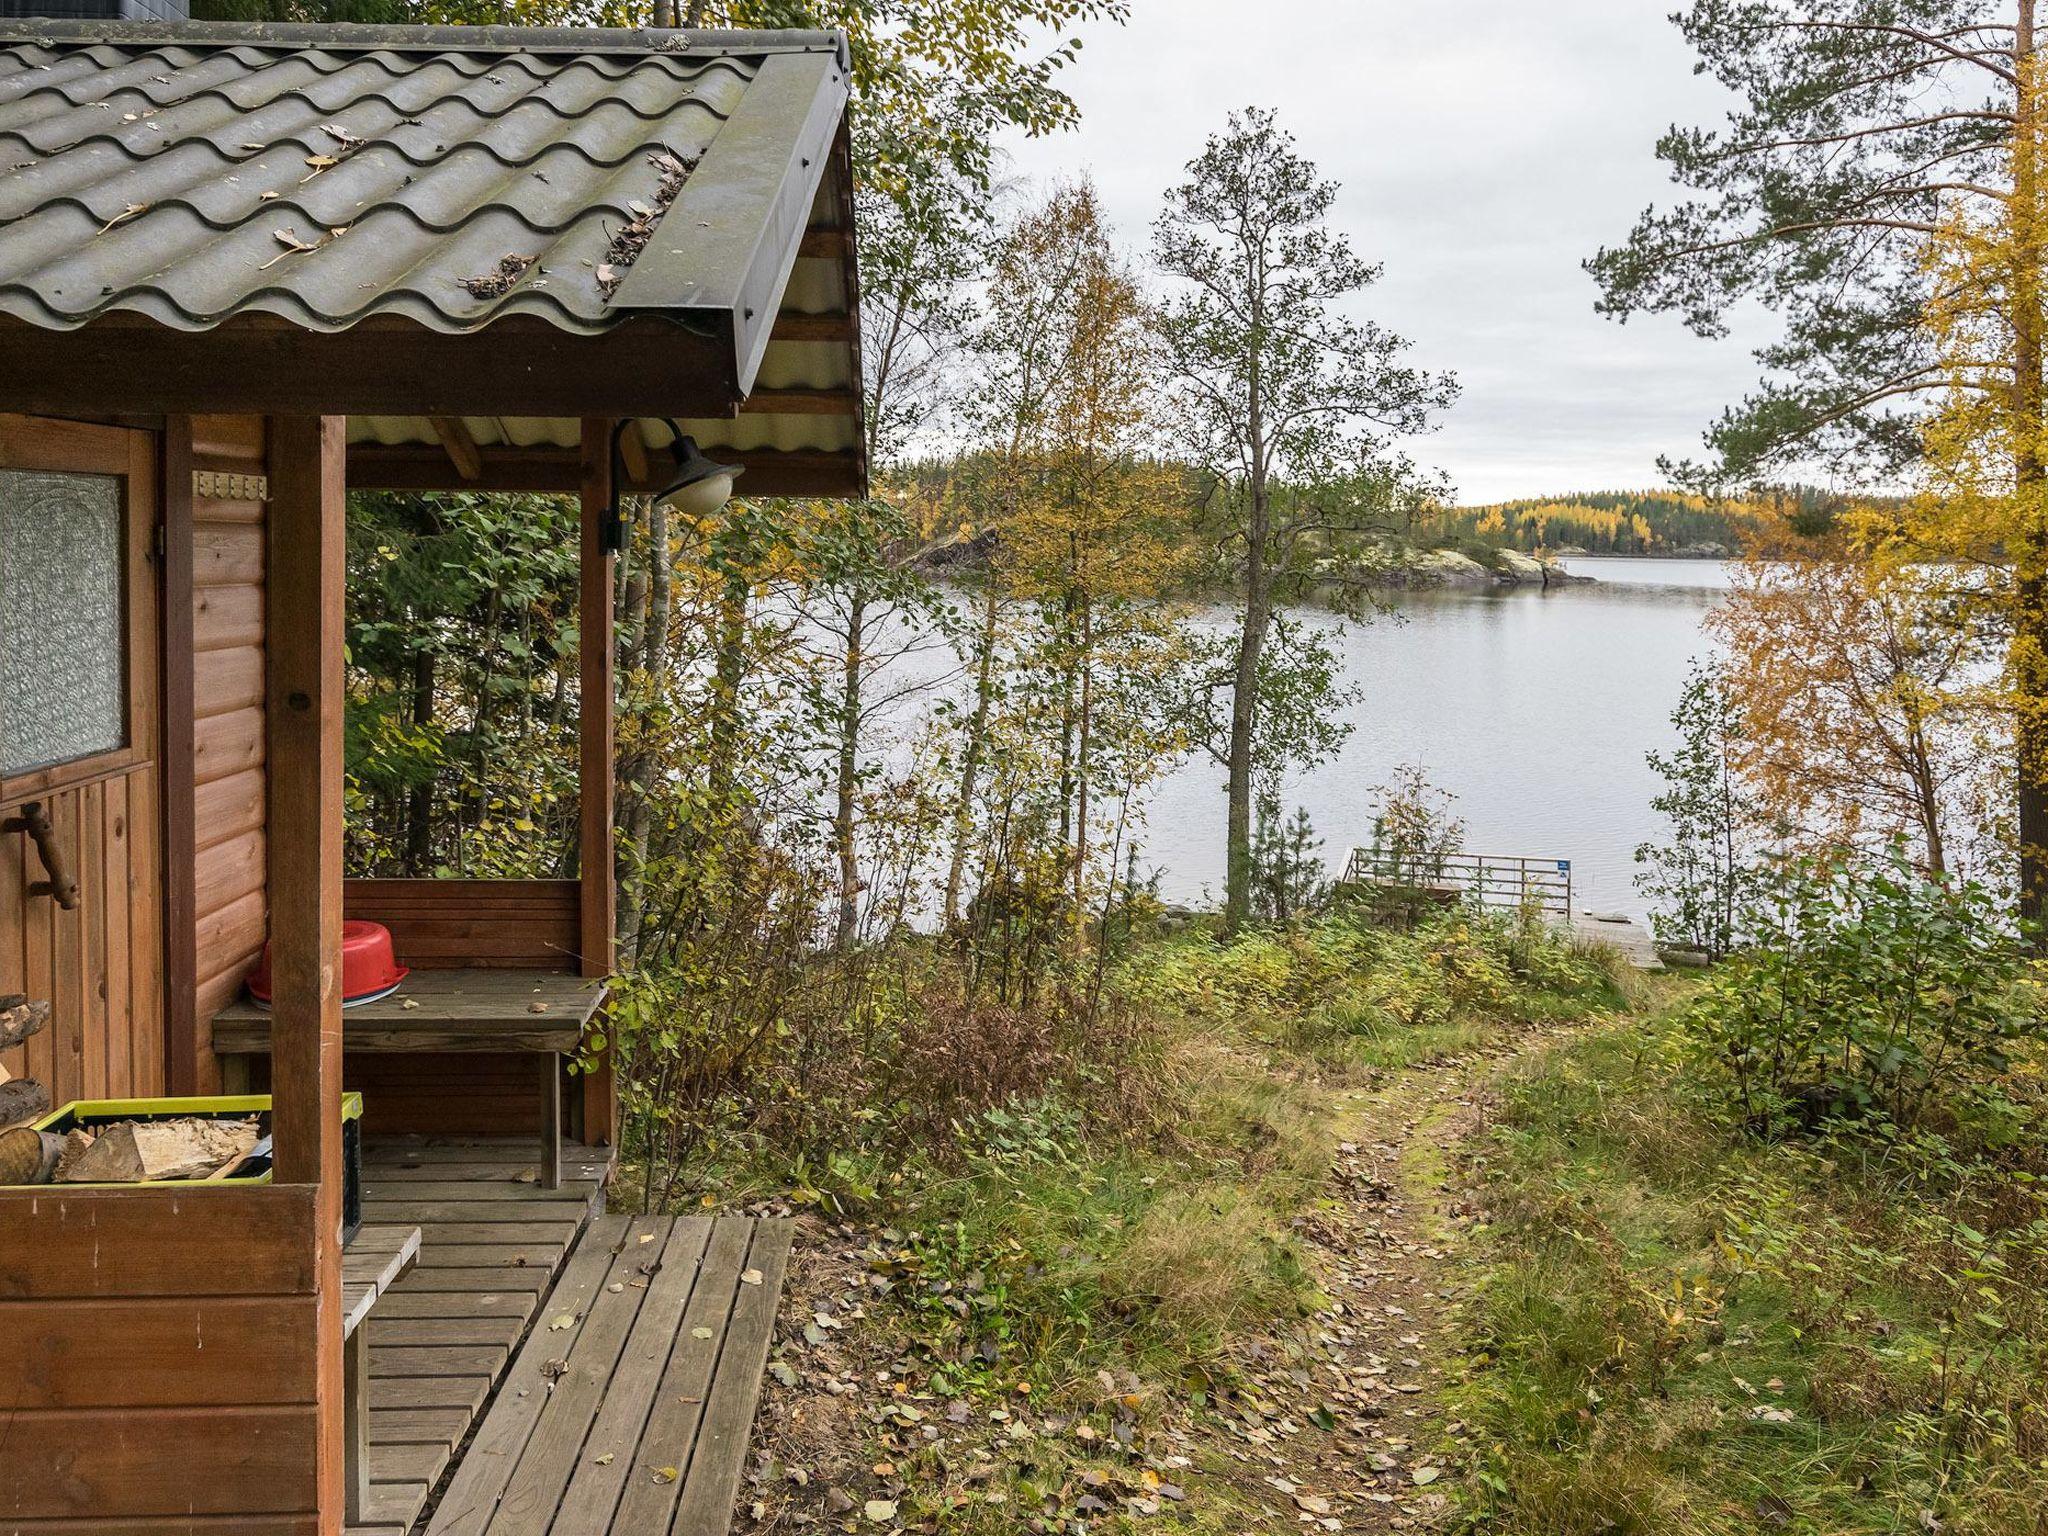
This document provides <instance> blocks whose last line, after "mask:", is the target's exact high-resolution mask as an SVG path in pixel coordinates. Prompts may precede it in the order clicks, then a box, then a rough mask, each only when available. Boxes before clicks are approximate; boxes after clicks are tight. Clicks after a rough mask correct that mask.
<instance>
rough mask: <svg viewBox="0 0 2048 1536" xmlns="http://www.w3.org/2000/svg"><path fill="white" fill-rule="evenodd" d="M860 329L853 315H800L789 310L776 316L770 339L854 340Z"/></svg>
mask: <svg viewBox="0 0 2048 1536" xmlns="http://www.w3.org/2000/svg"><path fill="white" fill-rule="evenodd" d="M858 336H859V330H858V328H857V327H856V326H855V324H854V319H853V316H851V315H798V314H791V313H789V312H788V311H786V310H785V311H784V312H783V313H781V314H779V315H777V316H776V317H775V326H774V329H773V330H771V331H769V333H768V339H769V340H770V341H853V340H855V339H857V337H858Z"/></svg>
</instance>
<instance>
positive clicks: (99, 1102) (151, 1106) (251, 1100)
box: [36, 1093, 363, 1242]
mask: <svg viewBox="0 0 2048 1536" xmlns="http://www.w3.org/2000/svg"><path fill="white" fill-rule="evenodd" d="M131 1120H135V1121H143V1122H149V1121H157V1120H254V1121H256V1122H257V1124H258V1127H259V1131H260V1134H261V1135H262V1136H264V1137H266V1138H267V1137H268V1136H269V1135H270V1095H269V1094H267V1093H247V1094H228V1095H225V1096H220V1095H216V1096H215V1097H212V1098H191V1099H76V1100H73V1101H72V1102H71V1103H69V1104H66V1105H63V1106H62V1107H60V1108H58V1109H55V1110H52V1111H51V1112H50V1113H49V1114H48V1115H45V1116H44V1117H43V1118H42V1119H41V1120H38V1121H37V1122H36V1129H37V1130H40V1131H47V1132H49V1133H50V1134H51V1135H53V1136H58V1137H62V1136H66V1135H68V1134H69V1133H70V1132H72V1131H74V1130H82V1131H86V1132H89V1133H97V1132H98V1131H99V1130H100V1129H101V1128H102V1127H105V1126H112V1125H118V1124H120V1123H122V1122H123V1121H131ZM362 1125H363V1096H362V1095H361V1094H360V1093H345V1094H343V1095H342V1098H341V1161H342V1195H341V1231H342V1240H343V1241H344V1242H346V1241H347V1240H348V1239H350V1238H352V1237H354V1236H355V1234H356V1229H357V1228H358V1227H360V1226H361V1225H362V1224H363V1135H362ZM270 1175H271V1165H270V1155H269V1152H268V1151H267V1150H265V1151H264V1152H263V1153H262V1154H261V1155H259V1156H256V1157H252V1158H250V1159H249V1160H248V1161H247V1162H246V1163H244V1164H243V1165H242V1166H241V1167H239V1168H236V1169H234V1170H233V1171H231V1172H229V1173H226V1174H223V1175H221V1176H220V1177H219V1179H218V1182H220V1183H223V1184H236V1185H248V1184H268V1183H269V1182H270ZM195 1182H199V1181H196V1180H193V1179H138V1180H134V1181H132V1182H131V1183H129V1184H95V1183H67V1184H64V1185H61V1186H57V1187H58V1188H63V1189H115V1188H129V1187H132V1188H139V1189H176V1188H177V1187H179V1186H180V1185H183V1184H191V1183H195Z"/></svg>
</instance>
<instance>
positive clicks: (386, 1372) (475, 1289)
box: [349, 1136, 608, 1536]
mask: <svg viewBox="0 0 2048 1536" xmlns="http://www.w3.org/2000/svg"><path fill="white" fill-rule="evenodd" d="M607 1161H608V1154H607V1153H605V1152H602V1151H598V1150H593V1149H592V1148H589V1147H581V1146H575V1145H565V1146H564V1147H563V1148H562V1187H561V1188H560V1189H556V1190H544V1189H541V1188H539V1187H538V1184H537V1174H538V1168H537V1153H536V1150H535V1148H534V1145H533V1142H532V1141H531V1140H530V1139H529V1138H527V1137H523V1136H522V1137H510V1138H489V1139H453V1138H440V1137H436V1138H431V1139H419V1138H376V1139H366V1141H365V1144H364V1148H363V1195H364V1199H363V1207H364V1210H363V1214H364V1220H365V1221H366V1222H368V1223H375V1224H378V1225H389V1226H401V1227H418V1228H419V1229H420V1247H419V1257H418V1260H417V1262H416V1263H415V1264H414V1266H413V1268H412V1270H411V1272H410V1273H409V1274H407V1275H406V1276H405V1277H404V1278H403V1279H401V1280H399V1281H398V1282H397V1283H396V1284H394V1285H393V1286H392V1287H391V1288H390V1290H388V1291H387V1292H386V1293H385V1294H384V1296H383V1297H382V1298H381V1299H380V1300H379V1301H378V1303H377V1305H376V1307H375V1309H374V1310H373V1311H372V1312H371V1313H370V1316H369V1320H368V1321H367V1322H366V1323H365V1324H364V1327H365V1328H366V1329H367V1331H368V1334H369V1341H370V1393H369V1397H370V1428H369V1433H370V1481H371V1487H370V1497H369V1501H368V1503H367V1505H366V1507H365V1510H364V1521H363V1523H362V1524H360V1525H352V1526H350V1527H349V1536H405V1533H406V1532H407V1531H408V1530H409V1529H410V1528H411V1527H412V1525H413V1524H414V1522H415V1521H416V1520H417V1519H418V1518H419V1515H420V1512H421V1510H423V1509H424V1508H425V1507H426V1503H427V1497H428V1494H429V1493H430V1492H431V1491H432V1489H433V1487H434V1485H435V1484H436V1483H437V1482H439V1481H440V1479H441V1477H442V1475H443V1474H444V1473H445V1472H446V1470H447V1468H448V1464H449V1462H450V1461H451V1460H453V1458H454V1456H455V1452H456V1450H457V1448H458V1447H459V1446H461V1444H462V1443H463V1441H464V1440H465V1439H466V1438H467V1437H468V1435H469V1432H470V1428H471V1426H472V1425H473V1424H474V1423H475V1421H476V1419H477V1417H478V1416H479V1415H480V1414H481V1413H482V1411H483V1407H484V1404H485V1402H486V1400H487V1399H488V1396H489V1394H490V1392H491V1389H492V1387H493V1386H494V1385H495V1384H496V1383H497V1382H498V1381H499V1380H500V1379H501V1378H502V1377H503V1375H504V1373H505V1369H506V1366H507V1365H508V1364H509V1363H510V1361H511V1359H512V1354H513V1350H514V1349H515V1348H516V1347H517V1345H518V1343H519V1341H520V1340H521V1339H522V1338H523V1337H525V1335H526V1333H527V1329H528V1326H529V1324H530V1323H531V1322H532V1321H533V1319H534V1316H535V1313H536V1312H537V1311H538V1310H539V1308H540V1305H541V1299H542V1297H543V1296H544V1295H545V1293H546V1292H547V1289H548V1286H549V1284H550V1282H552V1281H553V1279H554V1277H555V1275H556V1273H557V1272H558V1271H559V1270H560V1269H561V1267H562V1263H563V1260H564V1259H565V1258H566V1257H567V1255H568V1253H569V1250H570V1248H571V1247H572V1246H573V1245H574V1244H575V1241H576V1238H577V1235H578V1234H579V1233H580V1232H581V1231H582V1230H583V1229H584V1226H585V1224H586V1223H587V1222H589V1221H590V1220H591V1218H592V1217H593V1216H594V1215H595V1214H596V1213H597V1211H598V1210H599V1209H600V1208H601V1206H602V1201H603V1183H602V1181H603V1178H604V1174H605V1170H606V1167H607Z"/></svg>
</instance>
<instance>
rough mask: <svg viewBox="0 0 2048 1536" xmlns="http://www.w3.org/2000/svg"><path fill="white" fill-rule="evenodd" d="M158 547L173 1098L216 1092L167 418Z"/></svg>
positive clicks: (187, 471)
mask: <svg viewBox="0 0 2048 1536" xmlns="http://www.w3.org/2000/svg"><path fill="white" fill-rule="evenodd" d="M163 487H164V524H163V526H164V544H163V568H162V574H161V579H162V581H163V632H164V635H163V646H164V723H163V796H164V984H165V999H164V1001H165V1018H164V1035H165V1059H164V1082H165V1087H166V1088H167V1089H168V1091H170V1092H171V1093H174V1094H179V1095H191V1094H200V1093H210V1092H213V1091H215V1089H216V1087H217V1084H218V1076H217V1074H216V1073H214V1072H213V1071H211V1070H208V1069H209V1068H210V1065H211V1063H212V1061H213V1050H212V1047H211V1046H210V1045H208V1043H207V1042H206V1040H205V1038H204V1036H203V1034H202V1032H201V1029H200V1019H199V998H198V989H199V981H200V977H199V931H198V889H197V887H198V861H199V836H198V829H197V817H198V802H197V795H198V790H197V787H196V782H195V781H196V773H197V767H196V760H195V757H194V740H193V738H194V735H195V733H196V731H197V728H198V713H199V711H198V705H197V703H196V700H195V692H196V688H197V677H198V663H197V660H196V657H195V655H194V648H193V637H192V625H193V617H194V612H193V583H194V573H193V566H192V553H193V533H192V418H191V417H190V416H169V417H166V418H165V420H164V432H163Z"/></svg>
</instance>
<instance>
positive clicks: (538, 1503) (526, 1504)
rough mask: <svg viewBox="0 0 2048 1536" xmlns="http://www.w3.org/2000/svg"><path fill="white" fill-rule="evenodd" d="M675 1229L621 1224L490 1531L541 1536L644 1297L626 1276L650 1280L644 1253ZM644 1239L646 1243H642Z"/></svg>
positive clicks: (655, 1249) (658, 1221)
mask: <svg viewBox="0 0 2048 1536" xmlns="http://www.w3.org/2000/svg"><path fill="white" fill-rule="evenodd" d="M674 1231H675V1220H674V1218H673V1217H655V1218H642V1219H640V1220H639V1221H636V1222H635V1223H634V1224H633V1225H632V1226H631V1227H629V1228H627V1230H626V1234H625V1237H624V1238H623V1239H622V1241H623V1243H624V1247H623V1248H622V1249H621V1250H620V1251H619V1253H618V1254H617V1255H616V1257H615V1258H614V1261H613V1264H612V1269H611V1276H610V1278H609V1279H608V1280H607V1281H606V1283H605V1288H604V1290H603V1291H601V1292H599V1294H598V1296H597V1299H596V1301H595V1302H594V1303H593V1304H592V1306H591V1309H590V1316H589V1318H588V1320H587V1321H586V1322H585V1323H584V1325H583V1328H582V1331H581V1332H580V1333H578V1335H577V1337H576V1342H575V1345H574V1347H573V1348H572V1349H571V1350H570V1352H569V1356H568V1360H567V1362H566V1363H567V1366H568V1369H567V1370H565V1371H563V1373H562V1375H561V1377H560V1379H559V1380H557V1381H556V1382H555V1390H554V1391H553V1392H551V1393H550V1394H548V1401H547V1406H546V1407H545V1408H544V1409H543V1410H542V1412H541V1416H540V1421H539V1422H538V1423H537V1424H535V1425H534V1429H533V1435H532V1438H530V1439H529V1440H528V1441H527V1442H526V1451H525V1454H524V1455H522V1456H521V1457H520V1458H519V1466H518V1469H517V1470H516V1471H515V1472H514V1473H513V1474H512V1478H511V1481H510V1482H509V1483H507V1484H506V1487H505V1495H504V1497H503V1499H501V1500H500V1501H499V1504H498V1513H497V1515H496V1517H495V1518H494V1519H493V1520H492V1521H491V1525H490V1536H547V1531H548V1529H549V1527H550V1526H551V1525H552V1524H553V1523H554V1518H555V1511H556V1509H557V1507H558V1506H559V1505H560V1504H561V1501H562V1492H563V1490H564V1489H566V1488H567V1487H568V1486H569V1479H570V1478H571V1477H572V1476H573V1475H574V1474H575V1471H576V1458H577V1453H578V1452H580V1451H581V1450H582V1449H583V1442H584V1441H585V1439H586V1438H587V1437H588V1436H589V1434H590V1426H591V1424H592V1423H593V1422H594V1421H595V1420H596V1418H597V1414H598V1410H599V1409H600V1408H601V1407H603V1405H604V1397H605V1390H606V1388H607V1387H609V1386H610V1385H611V1381H612V1376H613V1373H614V1372H615V1371H616V1370H617V1369H618V1363H619V1355H620V1352H621V1351H623V1350H624V1349H625V1347H626V1339H627V1336H628V1335H629V1333H630V1332H631V1331H632V1328H633V1325H634V1323H635V1322H636V1321H638V1319H639V1315H640V1308H641V1303H642V1301H643V1300H644V1298H645V1297H646V1295H647V1291H648V1286H647V1285H634V1284H632V1283H631V1282H632V1281H633V1280H635V1279H640V1280H643V1281H645V1280H647V1279H648V1277H647V1276H645V1275H643V1274H641V1273H640V1271H641V1268H642V1266H643V1265H645V1264H646V1263H647V1262H648V1258H647V1256H648V1255H649V1254H656V1253H659V1254H663V1255H665V1254H666V1253H667V1251H668V1248H669V1246H670V1241H671V1239H672V1238H673V1235H674ZM643 1237H646V1238H649V1239H651V1241H648V1242H645V1243H643V1242H641V1241H640V1239H641V1238H643ZM657 1275H658V1272H657Z"/></svg>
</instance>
